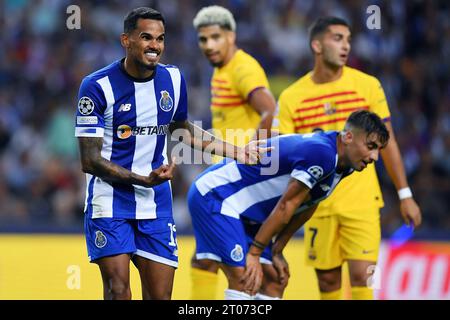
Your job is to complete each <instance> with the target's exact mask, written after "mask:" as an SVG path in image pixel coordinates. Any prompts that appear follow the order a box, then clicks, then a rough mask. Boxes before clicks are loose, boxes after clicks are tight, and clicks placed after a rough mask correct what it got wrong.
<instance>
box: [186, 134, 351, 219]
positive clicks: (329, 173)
mask: <svg viewBox="0 0 450 320" xmlns="http://www.w3.org/2000/svg"><path fill="white" fill-rule="evenodd" d="M338 134H339V133H338V132H336V131H330V132H317V133H312V134H304V135H300V134H292V135H284V136H278V137H274V138H271V139H269V140H268V145H269V146H273V147H274V148H275V149H274V150H273V151H271V152H268V153H267V154H266V155H265V156H264V157H263V158H262V160H261V164H259V165H254V166H249V165H245V164H240V163H237V162H236V161H231V160H228V159H226V160H223V162H222V163H219V164H216V165H214V166H212V167H210V168H209V169H207V170H206V171H205V172H203V173H202V174H201V175H200V176H199V177H198V178H197V179H196V181H195V183H194V185H195V188H196V189H197V190H198V193H199V194H200V195H201V196H202V197H204V198H205V199H209V200H212V201H211V203H213V205H212V208H210V211H211V212H212V213H220V214H223V215H226V216H230V217H234V218H236V219H239V217H240V216H244V217H246V218H248V219H250V220H252V221H256V222H259V223H262V222H264V220H266V218H267V217H268V216H269V215H270V213H271V212H272V210H273V208H274V207H275V205H276V203H277V202H278V200H279V199H280V197H281V196H282V194H283V193H284V192H285V191H286V190H287V186H288V182H289V180H290V179H292V178H293V179H297V180H298V181H300V182H301V183H303V184H304V185H306V186H307V187H308V188H309V189H311V190H310V193H309V195H310V197H309V199H307V201H306V202H304V203H303V204H302V206H301V207H300V208H299V210H298V212H300V211H302V210H305V209H307V208H309V207H311V206H313V205H315V204H316V203H318V202H319V201H321V200H322V199H324V198H326V197H327V196H328V195H330V194H331V192H332V191H333V189H334V188H335V187H336V185H337V184H338V182H339V181H340V180H341V179H342V178H343V177H345V176H347V175H348V174H350V173H351V170H348V171H346V172H337V171H336V166H337V160H338V155H337V146H336V139H337V136H338ZM269 168H271V169H269ZM190 193H191V191H190Z"/></svg>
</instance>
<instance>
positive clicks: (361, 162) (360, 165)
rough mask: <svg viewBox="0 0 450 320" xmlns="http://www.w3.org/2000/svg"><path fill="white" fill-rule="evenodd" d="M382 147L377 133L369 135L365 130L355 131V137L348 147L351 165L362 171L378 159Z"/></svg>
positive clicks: (347, 153) (347, 151) (348, 157)
mask: <svg viewBox="0 0 450 320" xmlns="http://www.w3.org/2000/svg"><path fill="white" fill-rule="evenodd" d="M382 147H383V146H382V144H381V142H380V141H379V139H378V135H377V134H375V133H372V134H370V135H367V133H366V132H363V131H356V132H353V137H352V139H351V140H350V142H349V143H348V144H347V148H346V156H347V160H348V162H349V165H350V166H351V167H352V168H353V169H355V170H356V171H362V170H363V169H365V168H366V167H367V165H368V164H369V163H372V162H374V161H377V160H378V156H379V153H380V150H381V148H382Z"/></svg>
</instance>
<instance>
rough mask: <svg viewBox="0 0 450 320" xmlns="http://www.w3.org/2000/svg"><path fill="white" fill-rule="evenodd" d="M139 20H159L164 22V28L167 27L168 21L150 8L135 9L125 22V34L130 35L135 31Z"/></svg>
mask: <svg viewBox="0 0 450 320" xmlns="http://www.w3.org/2000/svg"><path fill="white" fill-rule="evenodd" d="M139 19H151V20H159V21H162V23H163V25H164V26H165V25H166V21H165V20H164V17H163V15H162V14H161V12H159V11H157V10H155V9H152V8H148V7H140V8H136V9H133V10H132V11H130V12H129V13H128V14H127V16H126V17H125V19H124V21H123V32H125V33H130V32H131V31H133V30H135V29H136V25H137V21H138V20H139Z"/></svg>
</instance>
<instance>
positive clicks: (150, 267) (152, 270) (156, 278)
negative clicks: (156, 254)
mask: <svg viewBox="0 0 450 320" xmlns="http://www.w3.org/2000/svg"><path fill="white" fill-rule="evenodd" d="M133 262H134V264H135V265H136V267H137V268H138V270H139V275H140V277H141V285H142V298H143V299H145V300H149V299H152V300H169V299H171V297H172V289H173V280H174V275H175V267H173V266H170V265H167V264H163V263H160V262H156V261H153V260H149V259H147V258H144V257H141V256H138V255H135V256H134V257H133Z"/></svg>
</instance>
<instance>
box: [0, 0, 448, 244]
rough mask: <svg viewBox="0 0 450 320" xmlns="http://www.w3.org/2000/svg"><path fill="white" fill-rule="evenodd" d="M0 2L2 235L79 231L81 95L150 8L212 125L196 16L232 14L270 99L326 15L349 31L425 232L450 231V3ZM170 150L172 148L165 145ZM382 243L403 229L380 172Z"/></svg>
mask: <svg viewBox="0 0 450 320" xmlns="http://www.w3.org/2000/svg"><path fill="white" fill-rule="evenodd" d="M72 2H73V1H68V0H62V1H59V0H58V1H57V0H39V1H31V0H20V1H19V0H0V28H1V30H2V31H3V32H2V33H0V41H1V43H2V50H1V51H0V179H1V181H2V184H1V185H0V229H2V230H4V229H8V228H9V229H10V230H14V228H17V227H18V226H24V225H28V226H32V227H34V226H37V225H44V226H48V227H57V228H61V230H62V229H63V228H65V227H69V226H72V227H73V226H76V227H77V228H79V230H81V228H82V217H83V205H84V184H85V181H84V179H83V174H82V173H81V170H80V168H79V164H78V148H77V141H76V139H75V138H74V132H73V131H74V125H73V124H74V123H73V122H74V118H73V114H74V112H75V107H76V102H77V101H76V97H77V90H78V87H79V84H80V82H81V79H82V78H83V77H84V76H85V75H87V74H89V73H90V72H92V71H94V70H96V69H98V68H100V67H102V66H104V65H107V64H109V63H111V62H112V61H113V60H115V59H120V58H121V57H122V56H123V48H122V47H121V46H120V42H119V35H120V33H121V32H122V21H123V17H124V16H125V14H126V13H127V12H128V11H129V10H130V9H132V8H135V7H138V6H153V7H155V8H156V9H159V10H161V11H162V13H163V14H164V15H165V16H166V18H167V26H166V53H165V54H164V61H163V62H168V63H172V64H176V65H178V66H180V68H181V70H182V72H183V73H184V75H185V77H186V79H187V85H188V90H189V91H188V92H189V99H190V104H189V107H190V110H189V111H190V118H191V119H192V120H201V121H203V127H204V128H205V129H208V128H209V127H210V115H209V105H208V101H209V91H208V88H209V79H210V75H211V72H212V68H211V67H210V66H209V65H208V64H207V62H205V61H204V59H200V58H199V56H200V55H201V53H200V52H199V50H198V48H197V45H196V44H195V42H196V41H197V39H196V33H195V30H194V28H193V27H192V18H193V16H194V14H195V13H196V12H197V11H198V9H200V8H201V7H203V6H205V5H210V4H213V3H216V4H220V5H223V6H226V7H228V8H230V10H231V11H232V12H233V13H234V14H235V17H236V20H237V23H238V32H239V35H240V37H239V38H240V39H239V41H240V43H239V45H240V46H241V47H243V48H244V49H245V50H247V51H248V52H249V53H251V54H252V55H254V56H255V57H257V58H258V60H260V62H261V64H262V65H263V67H264V68H265V69H266V72H267V73H268V75H269V76H270V78H271V84H272V88H273V89H274V94H275V95H278V93H279V92H280V91H281V90H282V88H283V87H285V86H287V85H288V84H289V83H290V82H291V81H294V80H295V79H297V78H298V77H299V76H301V75H302V74H304V73H305V71H306V70H309V69H310V68H311V67H312V60H311V58H310V57H311V55H310V54H309V52H308V51H309V50H310V49H309V46H308V39H307V35H308V30H307V28H308V26H309V25H310V24H311V23H312V21H313V20H314V19H315V18H316V17H318V16H319V15H324V14H332V15H337V16H341V17H344V18H346V19H348V20H350V21H351V22H352V31H353V50H352V56H351V57H350V60H349V64H350V65H351V66H353V67H356V68H360V69H361V70H363V71H365V72H369V73H372V74H374V75H375V76H377V77H378V78H379V79H380V80H381V82H382V84H383V87H384V88H385V90H386V95H387V98H388V101H389V105H390V108H391V110H392V116H393V125H394V129H395V132H396V135H397V138H398V142H399V144H400V148H401V151H402V153H403V159H404V161H405V167H406V170H407V173H408V176H409V179H408V180H409V181H410V182H411V186H412V189H413V192H414V194H415V196H416V198H417V200H418V202H419V205H421V207H422V211H423V219H424V226H423V228H422V229H423V230H422V232H423V234H424V235H425V236H427V235H430V234H434V233H435V231H436V230H438V231H441V232H442V233H445V232H447V234H450V233H449V231H450V202H449V200H448V195H449V194H450V179H449V177H450V108H449V106H450V81H449V77H450V60H449V59H448V57H449V56H450V22H449V20H448V16H449V4H448V2H447V1H445V0H441V1H439V0H436V1H406V0H396V1H387V0H377V1H368V0H360V1H337V0H327V1H322V0H321V1H319V0H302V1H295V0H267V1H246V0H229V1H226V0H222V1H207V0H186V1H174V0H170V1H169V0H155V1H143V0H142V1H141V0H130V1H118V0H114V1H107V2H106V1H105V2H103V1H87V0H80V1H76V3H72ZM70 4H76V5H78V6H79V7H80V8H81V14H82V16H81V29H80V30H68V29H67V28H66V26H65V22H66V19H67V17H68V15H67V14H66V8H67V6H68V5H70ZM371 4H377V5H379V6H380V8H381V15H382V19H381V30H369V29H368V28H367V27H366V19H367V17H368V14H367V13H366V8H367V7H368V6H369V5H371ZM169 151H170V148H169ZM201 167H202V166H201V165H194V166H188V165H180V166H179V167H178V170H177V174H176V177H175V179H174V181H173V183H172V187H173V193H174V198H175V199H174V216H175V220H176V222H177V231H178V232H179V233H183V232H189V231H190V230H191V227H190V219H189V215H188V214H187V211H186V205H185V194H186V190H187V188H188V186H189V183H190V182H191V181H192V180H193V178H194V177H195V175H196V173H198V172H200V170H201ZM379 171H380V180H381V182H382V187H383V193H384V197H385V202H386V205H385V208H384V209H383V216H382V223H383V230H384V231H385V233H386V234H389V233H390V232H392V231H394V230H395V229H396V228H397V227H398V226H399V225H400V224H401V223H402V222H401V221H400V219H399V214H398V207H396V206H397V205H398V204H397V200H396V198H395V197H396V193H395V190H394V189H393V186H392V184H391V183H390V182H389V179H386V173H385V172H384V169H383V167H382V166H381V165H379Z"/></svg>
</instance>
